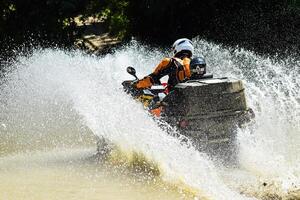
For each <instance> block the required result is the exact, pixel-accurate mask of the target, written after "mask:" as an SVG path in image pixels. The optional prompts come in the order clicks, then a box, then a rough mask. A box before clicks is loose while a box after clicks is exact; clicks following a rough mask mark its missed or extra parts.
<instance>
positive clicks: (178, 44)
mask: <svg viewBox="0 0 300 200" xmlns="http://www.w3.org/2000/svg"><path fill="white" fill-rule="evenodd" d="M172 50H173V52H174V56H176V55H178V53H187V54H189V56H190V57H192V55H193V53H194V46H193V43H192V41H191V40H189V39H187V38H181V39H178V40H176V41H175V42H174V44H173V45H172Z"/></svg>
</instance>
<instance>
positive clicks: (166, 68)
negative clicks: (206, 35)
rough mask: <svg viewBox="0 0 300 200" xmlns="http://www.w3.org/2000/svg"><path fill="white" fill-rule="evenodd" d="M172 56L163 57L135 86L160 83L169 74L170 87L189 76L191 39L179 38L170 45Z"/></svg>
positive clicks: (191, 49)
mask: <svg viewBox="0 0 300 200" xmlns="http://www.w3.org/2000/svg"><path fill="white" fill-rule="evenodd" d="M172 50H173V52H174V56H173V57H172V58H164V59H163V60H162V61H161V62H160V63H159V64H158V65H157V67H156V68H155V69H154V71H153V73H151V74H149V75H148V76H146V77H144V78H143V79H141V80H139V81H138V82H137V83H136V84H135V87H136V88H138V89H144V88H149V87H151V86H152V85H153V84H160V79H161V78H162V77H164V76H166V75H168V76H169V80H168V89H169V90H170V89H172V88H173V87H174V86H175V85H176V84H177V83H180V82H183V81H185V80H187V79H189V78H190V77H191V71H190V62H191V57H192V55H193V53H194V46H193V44H192V41H191V40H189V39H187V38H181V39H178V40H176V41H175V42H174V44H173V46H172Z"/></svg>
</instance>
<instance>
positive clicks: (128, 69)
mask: <svg viewBox="0 0 300 200" xmlns="http://www.w3.org/2000/svg"><path fill="white" fill-rule="evenodd" d="M127 72H128V73H129V74H131V75H132V76H134V77H135V76H136V71H135V69H134V68H133V67H130V66H129V67H127Z"/></svg>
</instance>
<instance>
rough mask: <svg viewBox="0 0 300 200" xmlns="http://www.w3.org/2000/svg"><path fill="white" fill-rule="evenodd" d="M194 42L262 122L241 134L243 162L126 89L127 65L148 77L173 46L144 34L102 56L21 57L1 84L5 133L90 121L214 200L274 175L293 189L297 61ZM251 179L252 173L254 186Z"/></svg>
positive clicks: (78, 127) (74, 127)
mask: <svg viewBox="0 0 300 200" xmlns="http://www.w3.org/2000/svg"><path fill="white" fill-rule="evenodd" d="M195 43H196V49H197V50H198V51H197V52H196V54H202V55H204V56H205V57H206V60H207V63H208V65H209V71H210V72H213V73H214V74H215V76H230V77H235V78H239V79H242V80H244V81H245V85H246V91H247V97H248V100H249V106H250V107H252V108H253V109H254V111H255V113H256V121H255V123H254V124H253V125H252V126H249V127H248V128H247V129H243V130H241V131H240V132H239V143H240V161H241V168H240V169H223V168H222V167H219V166H215V165H214V164H213V163H212V162H211V161H210V160H209V158H208V157H207V156H206V155H205V154H202V153H200V152H197V151H195V150H194V149H193V148H192V147H189V146H187V145H183V144H182V143H181V142H180V141H179V140H178V139H176V138H173V137H170V136H168V135H167V134H166V133H165V132H164V131H162V130H161V129H160V128H158V126H157V124H156V123H155V121H154V120H152V118H151V117H149V115H148V114H147V113H146V112H145V111H144V110H143V108H142V106H141V105H140V104H138V103H136V102H134V101H132V99H131V98H130V97H129V96H127V95H125V94H124V93H123V92H122V90H121V87H120V85H121V82H122V81H123V80H126V79H131V77H130V76H129V75H128V74H127V73H125V68H126V66H129V65H132V66H135V67H136V69H137V71H138V75H140V77H141V75H146V74H148V73H150V72H151V71H152V68H153V67H154V66H155V65H156V64H157V63H158V61H159V60H160V59H162V58H163V56H164V54H166V52H161V51H159V50H158V49H151V48H148V47H145V46H142V45H139V44H138V43H136V42H132V43H131V44H129V45H128V46H125V47H124V48H123V49H120V50H118V51H116V52H115V53H113V54H109V55H106V56H104V57H102V58H96V57H93V56H88V55H84V54H82V53H81V52H79V51H75V52H64V51H61V50H55V49H48V50H36V51H34V53H33V55H32V56H29V57H27V58H26V57H20V58H19V61H18V62H17V63H16V64H15V65H14V66H12V68H13V69H12V70H10V72H9V73H8V74H7V75H6V76H5V77H6V78H5V79H3V80H2V83H1V88H0V89H1V95H0V97H1V98H0V109H1V113H3V115H1V123H0V124H2V126H1V128H0V133H1V134H2V135H6V136H11V135H14V134H15V132H19V134H18V135H22V134H23V135H41V137H40V138H42V136H45V135H47V134H49V133H52V132H57V134H58V135H59V134H60V133H62V132H66V130H67V131H69V132H70V134H71V133H74V132H75V133H81V132H84V131H86V130H87V129H89V130H91V131H92V132H93V133H94V134H97V135H101V136H104V137H105V138H107V139H108V140H110V141H112V142H113V143H115V144H117V145H118V146H120V147H121V148H123V149H126V150H130V151H135V152H140V153H142V154H143V155H145V157H147V159H150V160H153V161H154V162H156V163H158V165H159V168H160V170H161V171H162V174H163V178H164V179H165V180H167V181H173V182H176V181H181V182H184V183H185V184H187V185H189V186H191V187H193V188H196V189H198V190H199V194H200V193H201V194H203V195H204V196H205V197H212V198H213V199H244V198H246V197H245V196H243V195H241V194H240V193H243V192H244V193H246V194H247V195H249V196H256V197H260V195H257V194H256V192H257V191H258V189H257V188H258V187H260V184H261V182H260V181H261V180H263V181H265V180H271V181H275V182H276V183H279V184H278V185H279V186H278V187H279V188H284V189H285V190H286V189H291V188H292V187H293V186H292V185H293V184H294V185H296V186H299V184H298V183H297V181H298V180H299V171H297V170H298V168H297V164H296V163H299V157H297V156H294V155H295V153H297V154H298V153H299V141H300V138H299V136H298V135H297V133H298V132H299V99H298V98H299V91H298V90H297V88H299V81H298V79H297V76H298V74H299V61H297V60H285V61H278V62H275V61H273V60H271V59H268V58H262V57H259V56H256V55H255V54H253V53H251V52H247V51H244V50H235V49H227V48H222V47H220V46H218V45H215V44H211V43H208V42H206V41H203V40H195ZM283 64H284V65H283ZM285 66H288V68H289V71H288V72H286V71H285V69H286V68H285ZM283 72H285V73H283ZM273 105H274V106H273ZM297 108H298V110H297ZM61 127H63V130H62V129H61ZM83 130H84V131H83ZM78 135H81V134H78ZM27 139H28V138H27ZM33 140H34V137H33ZM29 141H30V140H29ZM28 143H29V142H28ZM297 154H296V155H297ZM274 165H275V166H276V168H275V167H274ZM245 180H247V183H249V181H250V182H251V181H252V180H253V181H252V182H251V184H250V186H249V187H247V186H246V184H245ZM291 180H292V181H291ZM268 183H269V182H268ZM292 183H293V184H292ZM245 187H246V189H245ZM255 187H257V188H255ZM248 190H250V191H248Z"/></svg>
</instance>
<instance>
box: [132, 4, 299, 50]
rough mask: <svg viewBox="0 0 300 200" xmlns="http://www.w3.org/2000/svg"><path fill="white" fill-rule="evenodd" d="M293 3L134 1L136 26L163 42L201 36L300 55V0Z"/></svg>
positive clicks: (144, 36)
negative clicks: (298, 5)
mask: <svg viewBox="0 0 300 200" xmlns="http://www.w3.org/2000/svg"><path fill="white" fill-rule="evenodd" d="M289 1H290V2H289ZM289 1H288V0H252V1H240V0H186V1H179V0H172V1H171V0H165V1H159V0H143V1H140V0H131V1H130V6H129V8H128V9H129V20H130V22H131V23H130V30H131V32H132V34H134V35H136V36H137V37H140V38H142V39H147V40H150V41H152V42H153V41H154V42H157V43H167V44H170V43H171V42H172V41H174V40H175V39H177V38H179V37H189V38H192V37H195V36H198V35H200V36H202V37H205V38H207V39H211V40H214V41H217V42H220V43H223V44H228V45H234V46H235V45H240V46H244V47H246V48H249V49H252V50H255V51H258V52H260V53H270V54H272V53H277V52H285V51H286V50H290V51H291V52H294V53H295V52H296V53H297V52H298V53H299V51H300V50H299V49H300V24H299V23H300V18H299V17H300V12H299V9H296V8H295V5H297V2H299V0H289ZM291 5H293V7H292V8H291V7H290V6H291Z"/></svg>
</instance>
